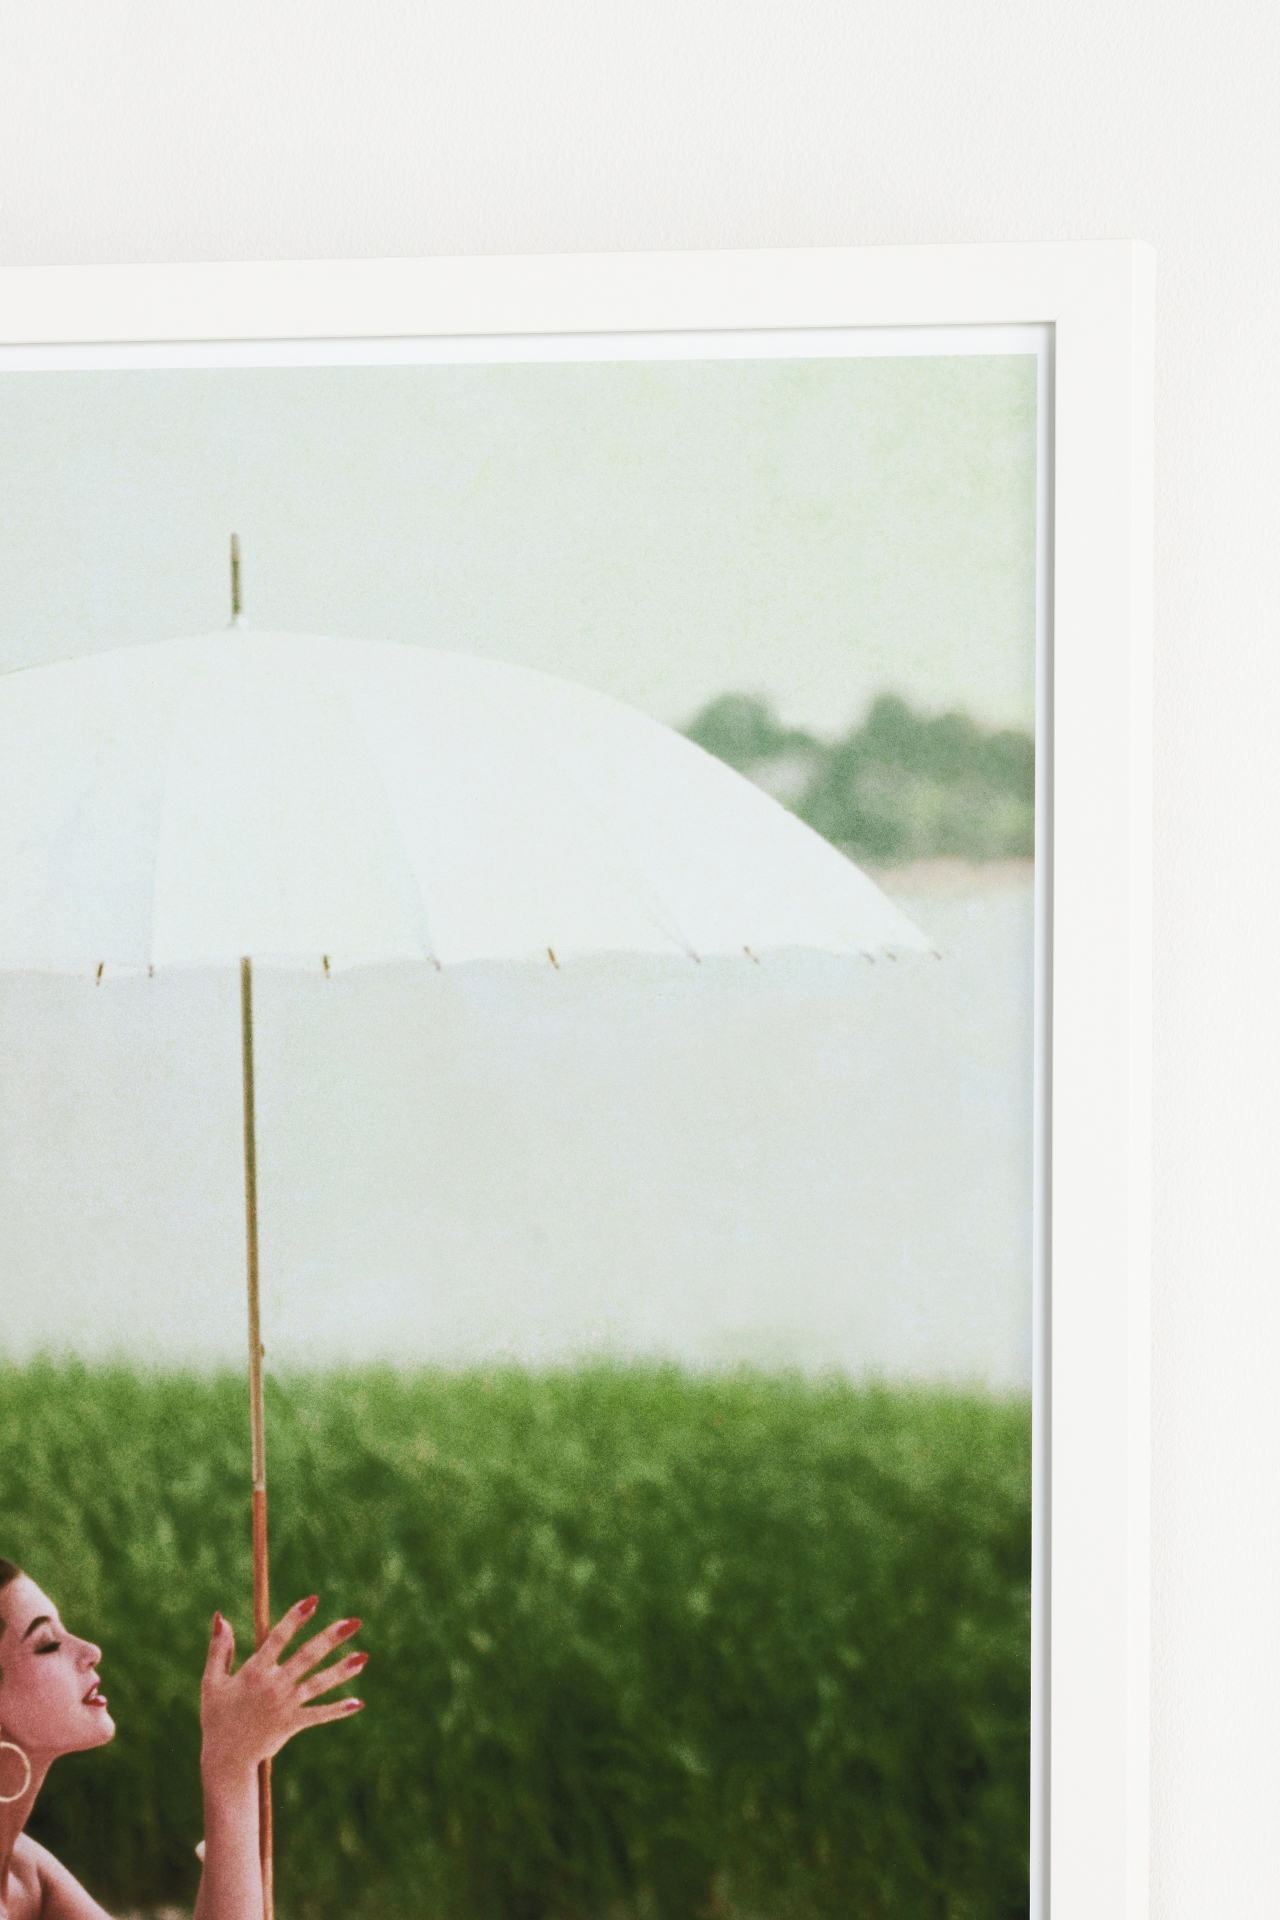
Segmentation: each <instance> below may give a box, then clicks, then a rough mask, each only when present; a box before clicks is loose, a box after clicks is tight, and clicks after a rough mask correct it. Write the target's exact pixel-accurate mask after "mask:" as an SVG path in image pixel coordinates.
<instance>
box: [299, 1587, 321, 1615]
mask: <svg viewBox="0 0 1280 1920" xmlns="http://www.w3.org/2000/svg"><path fill="white" fill-rule="evenodd" d="M319 1605H320V1596H319V1594H315V1593H313V1594H312V1595H311V1598H310V1599H309V1600H299V1602H298V1612H299V1613H300V1614H301V1615H302V1617H303V1619H304V1620H309V1619H310V1618H311V1616H312V1614H313V1613H314V1612H315V1610H316V1608H317V1607H318V1606H319Z"/></svg>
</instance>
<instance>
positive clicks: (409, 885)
mask: <svg viewBox="0 0 1280 1920" xmlns="http://www.w3.org/2000/svg"><path fill="white" fill-rule="evenodd" d="M235 578H236V557H235V556H234V554H233V579H235ZM233 607H234V609H235V614H236V617H235V619H234V620H233V627H232V630H231V631H224V632H221V633H215V634H210V635H204V636H200V637H197V638H193V639H181V640H172V641H165V642H162V643H159V644H155V645H147V646H137V647H129V648H123V649H120V650H117V651H113V652H109V653H104V654H97V655H90V656H87V657H81V658H78V659H75V660H70V661H66V662H61V663H58V664H55V665H51V666H42V667H34V668H29V669H26V670H23V671H20V672H16V673H11V674H8V675H5V676H4V677H3V678H0V966H3V967H6V968H21V969H24V970H32V969H44V970H51V971H58V972H68V973H77V974H88V975H91V976H93V977H95V978H97V979H98V980H106V979H109V978H110V977H112V976H114V975H117V974H121V973H138V972H142V973H152V972H154V971H155V970H156V969H157V968H160V967H209V966H218V965H223V964H226V965H236V966H238V967H239V970H240V981H241V1009H242V1037H243V1071H244V1142H245V1197H246V1219H247V1239H248V1293H249V1360H250V1389H251V1422H252V1471H253V1538H254V1621H255V1631H256V1634H257V1638H258V1641H259V1644H260V1643H261V1641H262V1639H263V1638H264V1637H265V1635H266V1633H267V1631H268V1630H269V1627H270V1606H269V1593H268V1580H267V1502H266V1452H265V1439H264V1430H263V1412H262V1343H261V1337H260V1331H259V1308H258V1242H257V1202H256V1152H255V1141H254V1090H253V997H252V996H253V966H254V964H255V963H257V964H259V965H261V964H263V963H268V964H271V965H279V966H290V967H305V968H313V969H317V970H323V971H325V972H329V971H331V970H334V969H337V968H344V967H358V966H370V965H375V964H380V963H385V962H404V961H406V960H417V961H421V962H422V963H423V964H425V965H429V966H435V967H445V966H450V965H453V964H455V963H459V962H467V961H477V960H480V961H495V960H497V961H514V962H517V963H524V964H531V965H536V966H542V967H554V968H561V967H566V966H572V964H573V963H574V962H575V961H581V960H583V959H585V958H588V957H590V956H596V955H606V954H614V953H628V954H633V955H634V954H640V955H652V956H654V957H655V958H657V959H665V960H666V961H667V962H668V963H670V962H672V961H673V960H674V961H675V962H677V963H680V964H682V965H687V966H688V967H690V968H692V967H694V966H696V965H697V964H699V963H700V962H701V961H702V960H703V959H709V958H711V957H713V956H717V957H722V956H727V957H729V958H730V959H732V960H734V961H736V962H737V963H739V964H740V965H741V967H743V968H750V967H752V966H756V965H760V964H762V963H764V962H767V960H768V958H769V957H770V956H773V955H777V954H779V953H782V952H785V951H787V950H794V949H805V950H808V951H817V952H823V953H829V954H833V955H848V956H854V957H859V956H861V957H865V958H867V959H872V960H874V959H876V958H878V957H881V956H886V955H888V956H897V955H899V954H907V953H911V952H916V951H927V950H929V946H928V942H927V941H926V940H925V939H924V937H923V936H922V935H921V934H920V933H919V932H918V931H917V929H916V928H915V927H914V926H912V924H911V923H910V921H909V920H907V919H906V918H905V916H904V915H903V914H901V913H900V912H899V911H898V910H897V909H896V908H895V907H894V906H893V905H892V904H891V903H890V901H888V900H887V899H886V898H885V896H884V895H883V894H882V893H881V892H880V891H879V889H878V888H877V887H876V886H875V885H874V884H873V882H872V881H871V880H870V879H868V877H867V876H866V875H865V874H863V873H862V872H861V871H860V870H859V869H858V868H857V867H856V866H854V865H853V864H852V862H850V861H849V860H847V859H845V858H844V856H843V855H841V854H840V853H838V852H837V851H836V850H835V849H834V848H832V847H831V846H829V845H828V844H827V843H826V842H825V841H824V840H822V839H821V838H820V837H819V836H818V835H817V834H815V833H813V832H812V831H811V830H810V829H809V828H808V827H806V826H805V825H803V823H802V822H800V821H799V820H797V819H796V818H794V817H793V816H792V815H791V814H789V813H787V812H786V811H785V810H784V809H783V808H782V807H781V806H779V805H778V804H777V803H776V802H775V801H773V800H772V799H770V798H769V797H768V796H767V795H765V794H763V793H761V792H760V791H759V790H758V789H757V788H755V787H754V786H752V785H751V784H750V783H749V782H748V781H747V780H745V779H743V778H742V777H741V776H740V775H738V774H736V773H734V772H733V771H732V770H731V769H729V768H728V767H726V766H724V765H723V764H721V763H720V762H719V761H717V760H715V759H713V758H712V757H711V756H710V755H708V754H706V753H704V752H703V751H702V750H701V749H700V748H698V747H696V746H693V745H692V744H691V743H690V742H689V741H687V740H684V739H682V738H681V737H680V736H679V735H678V734H676V733H674V732H673V731H671V730H670V729H669V728H666V727H664V726H661V725H659V724H658V723H657V722H656V721H654V720H651V719H648V718H646V717H645V716H643V715H641V714H639V713H636V712H634V711H633V710H631V709H630V708H627V707H625V706H623V705H620V704H619V703H618V702H616V701H614V700H610V699H606V698H604V697H603V696H601V695H600V694H597V693H591V692H587V691H585V690H584V689H582V688H580V687H575V686H571V685H568V684H567V683H565V682H563V681H560V680H556V679H553V678H552V677H550V676H549V675H546V674H541V673H535V672H530V671H528V670H526V669H522V668H516V667H509V666H501V665H496V664H494V663H492V662H488V661H483V660H477V659H471V658H466V657H462V656H458V655H451V654H444V653H435V652H431V651H428V650H427V649H425V648H422V647H419V646H416V645H397V644H390V643H385V642H369V641H355V640H332V639H313V638H300V637H297V636H293V635H286V634H271V633H259V632H256V631H252V630H249V629H247V628H245V627H244V625H243V623H242V621H241V620H240V618H239V611H238V583H237V585H236V586H235V587H234V588H233ZM261 1810H262V1824H261V1841H262V1850H263V1875H264V1895H265V1903H266V1905H265V1910H266V1915H267V1920H270V1916H271V1912H272V1899H271V1891H272V1890H271V1795H270V1773H269V1768H264V1770H263V1777H262V1781H261Z"/></svg>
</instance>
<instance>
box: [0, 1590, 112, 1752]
mask: <svg viewBox="0 0 1280 1920" xmlns="http://www.w3.org/2000/svg"><path fill="white" fill-rule="evenodd" d="M0 1620H3V1622H4V1630H3V1632H0V1726H3V1728H4V1736H3V1737H4V1738H5V1739H6V1740H16V1741H17V1743H18V1745H19V1746H20V1747H22V1748H23V1750H24V1751H25V1752H26V1754H27V1755H28V1757H29V1758H30V1759H33V1760H34V1759H36V1758H48V1757H52V1756H55V1755H57V1754H60V1753H80V1752H82V1751H83V1750H84V1749H85V1748H86V1747H101V1746H103V1745H105V1743H106V1742H107V1741H108V1740H110V1739H111V1737H112V1736H113V1734H114V1733H115V1730H116V1729H115V1722H114V1721H113V1720H112V1718H111V1715H110V1714H109V1713H108V1712H107V1702H106V1697H105V1695H104V1694H102V1693H100V1692H99V1691H98V1674H97V1665H98V1662H99V1660H101V1658H102V1651H101V1649H100V1648H99V1647H95V1646H94V1644H93V1642H92V1641H91V1640H79V1639H77V1638H76V1635H75V1634H74V1633H68V1632H67V1630H66V1628H65V1627H64V1626H63V1624H62V1622H61V1621H60V1620H59V1618H58V1609H57V1608H56V1607H55V1606H54V1604H53V1602H52V1600H50V1598H49V1596H48V1595H47V1594H44V1593H41V1591H40V1589H39V1587H38V1586H37V1585H36V1583H35V1581H34V1580H29V1579H28V1578H27V1576H26V1574H25V1573H20V1574H19V1575H18V1577H17V1579H16V1580H11V1581H10V1582H9V1583H8V1585H7V1586H5V1587H2V1588H0Z"/></svg>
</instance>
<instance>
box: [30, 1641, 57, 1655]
mask: <svg viewBox="0 0 1280 1920" xmlns="http://www.w3.org/2000/svg"><path fill="white" fill-rule="evenodd" d="M61 1645H62V1642H61V1640H46V1641H45V1644H44V1645H43V1646H42V1647H37V1648H36V1652H37V1653H56V1652H57V1651H58V1649H59V1647H60V1646H61Z"/></svg>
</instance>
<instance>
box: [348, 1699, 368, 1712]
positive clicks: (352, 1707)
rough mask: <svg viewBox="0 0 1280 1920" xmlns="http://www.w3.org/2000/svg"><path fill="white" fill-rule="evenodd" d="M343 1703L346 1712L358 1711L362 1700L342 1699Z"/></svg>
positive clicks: (362, 1702)
mask: <svg viewBox="0 0 1280 1920" xmlns="http://www.w3.org/2000/svg"><path fill="white" fill-rule="evenodd" d="M343 1704H344V1706H345V1707H346V1710H347V1712H348V1713H359V1711H360V1709H361V1707H362V1706H363V1705H364V1701H363V1700H347V1701H344V1703H343Z"/></svg>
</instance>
